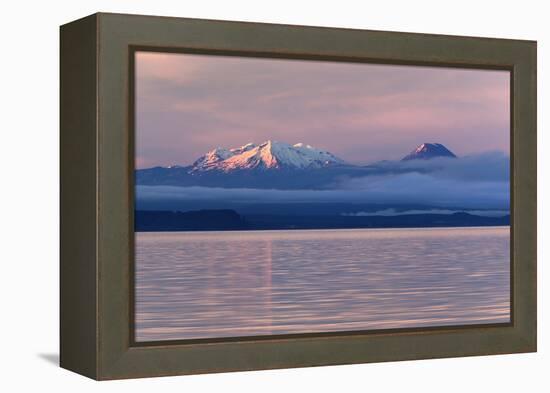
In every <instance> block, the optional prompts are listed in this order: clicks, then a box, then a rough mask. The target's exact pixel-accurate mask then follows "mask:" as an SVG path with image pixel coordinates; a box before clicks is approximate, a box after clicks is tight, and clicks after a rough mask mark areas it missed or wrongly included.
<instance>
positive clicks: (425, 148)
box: [401, 143, 456, 161]
mask: <svg viewBox="0 0 550 393" xmlns="http://www.w3.org/2000/svg"><path fill="white" fill-rule="evenodd" d="M434 157H450V158H456V155H454V153H453V152H451V151H450V150H449V149H447V148H446V147H445V146H443V145H442V144H441V143H422V144H421V145H419V146H418V147H417V148H416V149H414V150H413V151H412V152H410V153H409V154H407V155H406V156H405V157H403V159H402V160H401V161H409V160H415V159H423V160H427V159H430V158H434Z"/></svg>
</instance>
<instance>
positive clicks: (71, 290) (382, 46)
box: [61, 13, 536, 380]
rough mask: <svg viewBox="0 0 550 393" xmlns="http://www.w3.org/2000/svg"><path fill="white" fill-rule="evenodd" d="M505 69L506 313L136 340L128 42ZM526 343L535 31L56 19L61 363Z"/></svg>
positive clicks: (188, 370) (191, 368) (532, 317)
mask: <svg viewBox="0 0 550 393" xmlns="http://www.w3.org/2000/svg"><path fill="white" fill-rule="evenodd" d="M139 48H147V49H148V50H151V49H152V50H163V51H164V50H166V51H172V52H173V51H181V52H187V53H189V52H191V53H211V54H216V53H218V54H235V55H240V56H254V57H279V58H300V59H330V60H336V61H348V62H350V61H353V62H371V63H372V62H375V63H390V64H416V65H436V66H437V65H445V66H455V67H474V68H496V69H508V70H510V71H511V78H512V84H511V86H512V94H511V101H512V102H511V104H512V106H511V108H512V110H511V113H512V118H511V125H512V127H511V138H512V139H511V142H512V143H511V152H512V154H511V157H512V160H511V166H512V168H511V173H512V182H511V192H512V194H511V198H512V212H511V213H512V217H511V218H512V238H511V239H512V242H511V247H512V253H511V260H512V269H511V280H512V281H511V290H512V294H511V295H512V302H511V312H512V323H510V324H498V325H477V326H459V327H434V328H427V329H426V328H422V329H420V328H418V329H394V330H387V331H371V332H354V333H351V334H350V333H346V332H342V333H337V334H334V333H331V334H309V335H288V336H271V337H256V338H254V337H248V338H243V339H239V338H237V339H215V340H196V341H189V342H158V343H152V344H151V343H149V344H148V345H138V344H136V343H135V342H134V340H133V327H132V320H133V318H132V316H133V309H132V304H133V292H132V289H133V287H132V282H133V270H132V269H133V267H132V266H133V263H132V261H133V236H134V231H133V170H134V166H133V165H134V164H133V159H134V158H133V157H134V154H133V153H134V152H133V115H132V113H133V94H132V92H131V86H132V83H131V80H132V79H131V78H132V75H133V62H132V59H133V53H134V51H135V50H136V49H139ZM532 351H536V42H532V41H521V40H504V39H489V38H471V37H455V36H443V35H428V34H410V33H394V32H380V31H363V30H351V29H333V28H319V27H302V26H287V25H273V24H256V23H241V22H224V21H207V20H197V19H181V18H165V17H150V16H134V15H120V14H103V13H100V14H94V15H91V16H89V17H86V18H83V19H80V20H78V21H75V22H72V23H69V24H67V25H64V26H62V27H61V366H62V367H64V368H67V369H69V370H73V371H75V372H78V373H80V374H83V375H86V376H88V377H91V378H95V379H99V380H103V379H118V378H135V377H147V376H162V375H175V374H195V373H208V372H222V371H237V370H256V369H274V368H286V367H302V366H319V365H330V364H350V363H364V362H379V361H392V360H407V359H426V358H437V357H454V356H472V355H488V354H502V353H515V352H532Z"/></svg>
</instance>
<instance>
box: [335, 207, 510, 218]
mask: <svg viewBox="0 0 550 393" xmlns="http://www.w3.org/2000/svg"><path fill="white" fill-rule="evenodd" d="M454 213H469V214H474V215H476V216H483V217H503V216H506V215H508V214H510V212H509V211H508V210H469V209H462V210H449V209H426V210H420V209H413V210H397V209H393V208H390V209H383V210H376V211H372V212H363V211H360V212H354V213H342V214H341V215H342V216H346V217H369V216H385V217H390V216H402V215H406V214H454Z"/></svg>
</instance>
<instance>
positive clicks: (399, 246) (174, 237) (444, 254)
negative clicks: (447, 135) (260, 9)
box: [135, 227, 510, 341]
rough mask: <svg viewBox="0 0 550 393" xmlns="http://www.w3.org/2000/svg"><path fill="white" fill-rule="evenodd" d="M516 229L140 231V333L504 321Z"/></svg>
mask: <svg viewBox="0 0 550 393" xmlns="http://www.w3.org/2000/svg"><path fill="white" fill-rule="evenodd" d="M509 238H510V231H509V227H498V228H497V227H494V228H493V227H491V228H488V227H483V228H430V229H354V230H315V231H312V230H308V231H249V232H238V231H234V232H163V233H136V321H135V322H136V339H137V341H157V340H174V339H195V338H213V337H235V336H255V335H272V334H275V335H276V334H289V333H312V332H332V331H344V330H371V329H388V328H406V327H424V326H444V325H467V324H480V323H482V324H483V323H501V322H502V323H504V322H508V321H509V318H510V298H509V295H510V255H509Z"/></svg>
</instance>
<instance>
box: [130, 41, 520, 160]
mask: <svg viewBox="0 0 550 393" xmlns="http://www.w3.org/2000/svg"><path fill="white" fill-rule="evenodd" d="M135 63H136V100H135V101H136V167H137V168H147V167H153V166H168V165H189V164H191V163H192V162H193V161H195V160H196V159H197V158H199V157H200V156H201V155H203V154H204V153H206V152H207V151H209V150H212V149H213V148H216V147H225V148H233V147H239V146H242V145H245V144H246V143H249V142H253V143H261V142H264V141H266V140H269V139H271V140H275V141H280V142H286V143H290V144H294V143H298V142H303V143H306V144H309V145H312V146H314V147H317V148H319V149H323V150H328V151H330V152H331V153H333V154H335V155H336V156H338V157H340V158H342V159H344V160H346V161H348V162H350V163H354V164H368V163H371V162H375V161H379V160H397V159H400V158H402V157H403V156H405V155H406V154H407V153H409V152H410V151H411V150H413V149H414V148H415V147H416V146H417V145H419V144H421V143H424V142H436V143H442V144H444V145H445V146H446V147H447V148H449V149H450V150H451V151H453V152H454V153H455V154H457V155H458V156H467V155H472V154H479V153H484V152H502V153H504V154H506V155H508V154H509V129H510V121H509V119H510V105H509V101H510V84H509V78H510V75H509V72H508V71H500V70H498V71H497V70H474V69H458V68H443V67H419V66H408V65H407V66H396V65H380V64H358V63H355V64H352V63H342V62H327V61H305V60H288V59H259V58H245V57H230V56H212V55H194V54H193V55H192V54H173V53H156V52H138V53H137V54H136V62H135Z"/></svg>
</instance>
